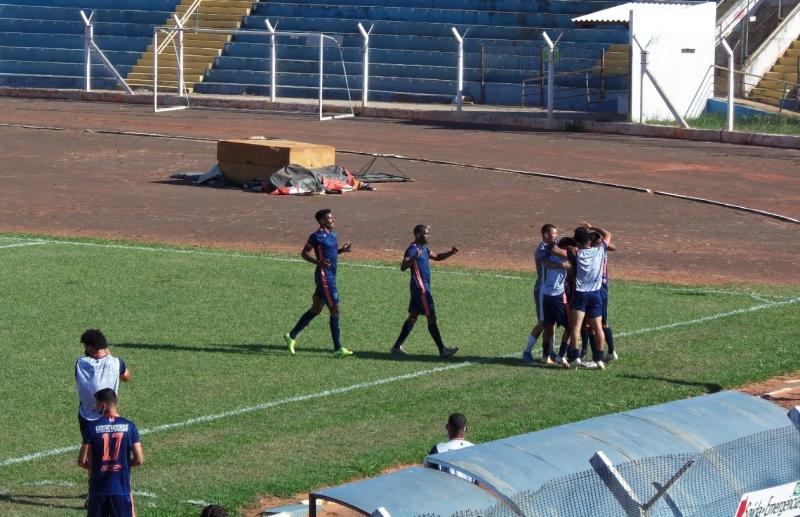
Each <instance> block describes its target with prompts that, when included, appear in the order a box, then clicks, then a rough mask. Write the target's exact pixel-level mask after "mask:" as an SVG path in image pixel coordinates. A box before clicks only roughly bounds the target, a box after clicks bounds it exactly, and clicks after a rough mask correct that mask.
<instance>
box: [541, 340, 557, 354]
mask: <svg viewBox="0 0 800 517" xmlns="http://www.w3.org/2000/svg"><path fill="white" fill-rule="evenodd" d="M553 339H554V338H552V337H551V338H550V339H548V340H547V343H545V342H544V341H542V357H550V356H551V355H553Z"/></svg>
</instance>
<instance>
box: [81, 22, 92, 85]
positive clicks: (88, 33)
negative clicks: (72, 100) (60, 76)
mask: <svg viewBox="0 0 800 517" xmlns="http://www.w3.org/2000/svg"><path fill="white" fill-rule="evenodd" d="M81 18H83V23H84V28H83V39H84V41H83V48H84V56H83V65H84V91H87V92H90V91H92V41H93V40H94V27H93V26H92V18H94V11H92V12H91V14H90V15H89V17H88V18H87V17H86V14H85V13H84V12H83V11H82V10H81Z"/></svg>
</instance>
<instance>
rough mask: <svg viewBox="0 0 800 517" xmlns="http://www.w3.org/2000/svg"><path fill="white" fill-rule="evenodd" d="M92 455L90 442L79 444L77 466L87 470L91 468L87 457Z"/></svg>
mask: <svg viewBox="0 0 800 517" xmlns="http://www.w3.org/2000/svg"><path fill="white" fill-rule="evenodd" d="M91 456H92V444H90V443H84V444H83V445H81V450H80V451H79V452H78V466H79V467H80V468H82V469H86V470H89V469H90V468H92V465H91V464H90V462H89V458H91Z"/></svg>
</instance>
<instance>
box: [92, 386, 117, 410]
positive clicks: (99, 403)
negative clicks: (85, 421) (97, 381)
mask: <svg viewBox="0 0 800 517" xmlns="http://www.w3.org/2000/svg"><path fill="white" fill-rule="evenodd" d="M94 406H95V407H96V408H97V410H98V411H100V412H101V413H108V412H109V411H110V410H113V409H115V408H116V407H117V394H116V392H115V391H114V390H112V389H111V388H103V389H102V390H100V391H98V392H97V393H95V394H94Z"/></svg>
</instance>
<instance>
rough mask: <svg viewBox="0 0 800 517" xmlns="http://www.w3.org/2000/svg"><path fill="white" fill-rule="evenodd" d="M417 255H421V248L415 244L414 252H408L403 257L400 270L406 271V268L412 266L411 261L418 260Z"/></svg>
mask: <svg viewBox="0 0 800 517" xmlns="http://www.w3.org/2000/svg"><path fill="white" fill-rule="evenodd" d="M417 257H419V248H418V247H416V246H414V252H413V253H408V252H406V256H405V257H403V261H402V262H401V263H400V271H405V270H406V269H408V268H410V267H411V263H412V262H414V261H415V260H417Z"/></svg>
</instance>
